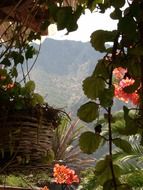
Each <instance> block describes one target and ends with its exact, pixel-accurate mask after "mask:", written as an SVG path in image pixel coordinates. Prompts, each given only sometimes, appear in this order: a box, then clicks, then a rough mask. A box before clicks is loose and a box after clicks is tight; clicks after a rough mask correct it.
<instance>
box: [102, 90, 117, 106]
mask: <svg viewBox="0 0 143 190" xmlns="http://www.w3.org/2000/svg"><path fill="white" fill-rule="evenodd" d="M113 97H114V87H112V88H110V89H104V91H103V92H102V93H101V94H100V96H99V100H100V105H101V106H102V107H104V108H106V107H110V106H112V104H113Z"/></svg>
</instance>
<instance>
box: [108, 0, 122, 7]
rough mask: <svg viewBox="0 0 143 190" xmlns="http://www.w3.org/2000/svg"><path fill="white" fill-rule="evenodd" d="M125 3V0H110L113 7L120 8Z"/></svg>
mask: <svg viewBox="0 0 143 190" xmlns="http://www.w3.org/2000/svg"><path fill="white" fill-rule="evenodd" d="M124 4H125V0H111V5H112V6H113V7H115V8H121V7H123V6H124Z"/></svg>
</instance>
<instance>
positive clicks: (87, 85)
mask: <svg viewBox="0 0 143 190" xmlns="http://www.w3.org/2000/svg"><path fill="white" fill-rule="evenodd" d="M104 87H105V82H104V80H103V79H102V78H100V77H96V76H91V77H87V78H86V79H85V80H84V81H83V91H84V94H85V95H86V96H87V97H88V98H90V99H94V100H95V99H96V98H98V97H99V96H100V94H101V93H102V92H103V91H104Z"/></svg>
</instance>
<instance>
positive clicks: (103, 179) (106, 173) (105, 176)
mask: <svg viewBox="0 0 143 190" xmlns="http://www.w3.org/2000/svg"><path fill="white" fill-rule="evenodd" d="M113 170H114V174H115V177H116V178H118V177H120V175H121V168H120V167H119V166H118V165H113ZM112 178H113V177H112V172H111V167H110V164H109V165H108V166H107V167H106V169H105V170H104V171H103V172H102V173H101V174H100V175H99V176H98V178H97V183H99V184H100V185H103V184H104V183H105V182H106V181H108V180H111V179H112Z"/></svg>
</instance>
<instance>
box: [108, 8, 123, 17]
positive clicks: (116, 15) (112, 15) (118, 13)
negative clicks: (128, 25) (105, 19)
mask: <svg viewBox="0 0 143 190" xmlns="http://www.w3.org/2000/svg"><path fill="white" fill-rule="evenodd" d="M110 17H111V18H112V19H113V20H118V19H120V18H121V17H122V11H121V10H120V9H119V8H116V9H115V10H114V11H113V12H112V13H111V14H110Z"/></svg>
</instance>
